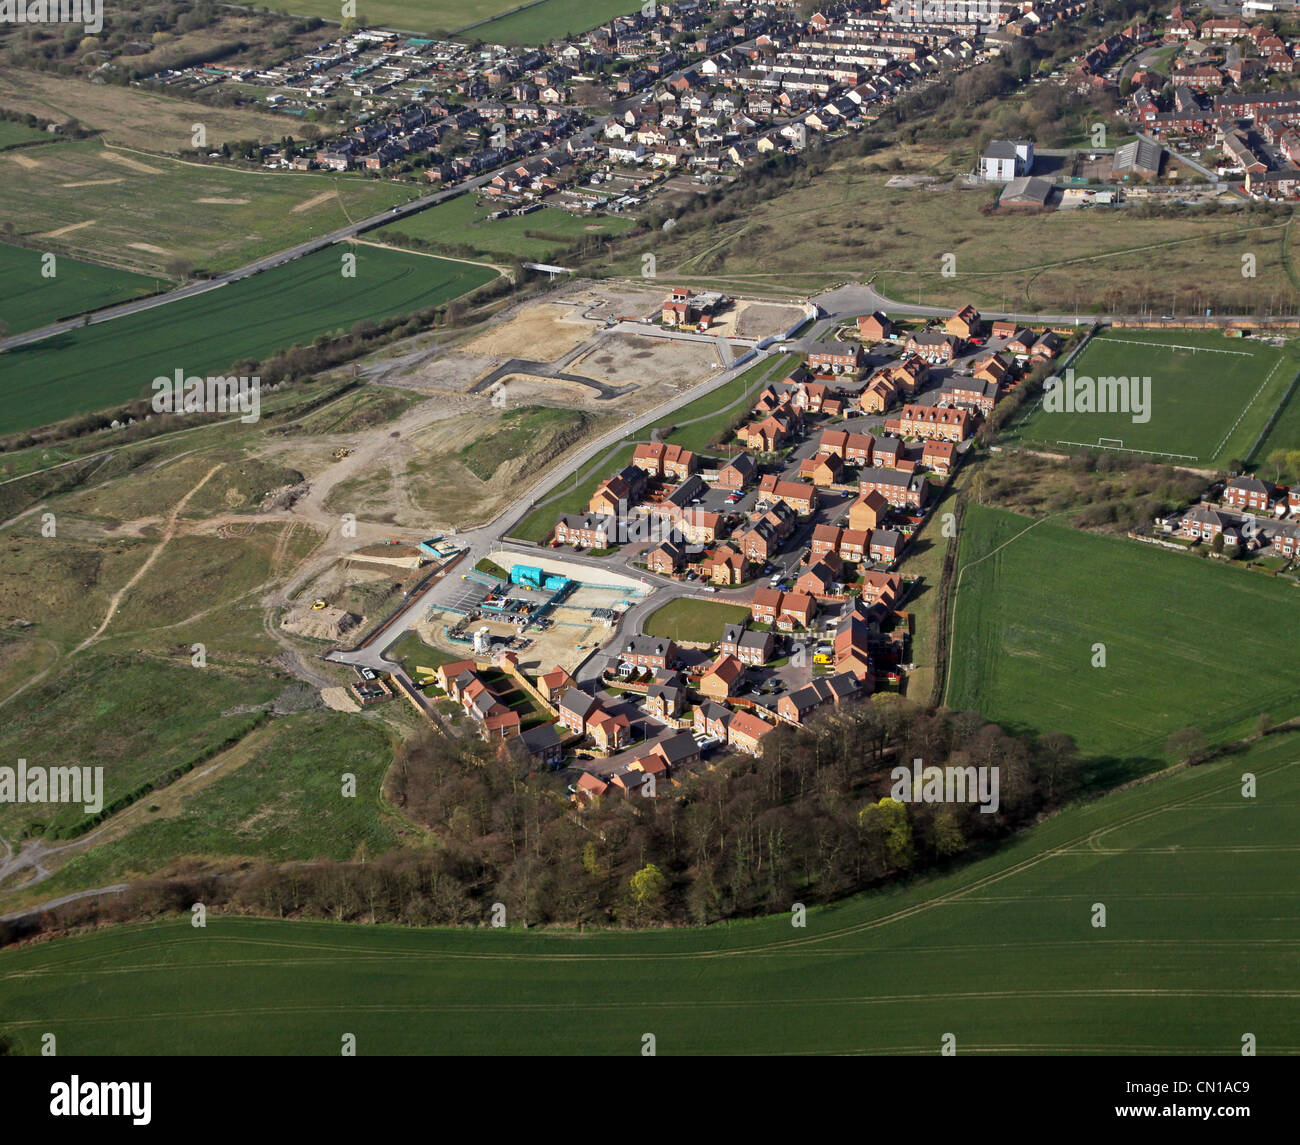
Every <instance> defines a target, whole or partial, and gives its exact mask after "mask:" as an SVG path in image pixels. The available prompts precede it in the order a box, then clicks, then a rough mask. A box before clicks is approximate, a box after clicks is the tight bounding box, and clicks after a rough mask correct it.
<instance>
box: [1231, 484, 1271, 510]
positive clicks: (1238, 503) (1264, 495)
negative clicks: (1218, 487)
mask: <svg viewBox="0 0 1300 1145" xmlns="http://www.w3.org/2000/svg"><path fill="white" fill-rule="evenodd" d="M1271 492H1272V490H1271V488H1270V487H1269V486H1268V485H1266V484H1265V483H1264V482H1263V481H1261V480H1260V479H1259V478H1258V477H1234V478H1232V479H1231V480H1230V481H1229V482H1228V483H1227V484H1226V485H1224V487H1223V503H1224V504H1225V505H1231V506H1232V507H1233V508H1234V509H1254V510H1256V511H1257V512H1261V513H1262V512H1267V511H1268V506H1269V502H1270V501H1271V500H1272V498H1271V496H1270V494H1271Z"/></svg>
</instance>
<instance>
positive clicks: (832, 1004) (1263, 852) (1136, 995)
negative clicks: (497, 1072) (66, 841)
mask: <svg viewBox="0 0 1300 1145" xmlns="http://www.w3.org/2000/svg"><path fill="white" fill-rule="evenodd" d="M1297 746H1300V745H1298V744H1297V737H1296V736H1295V735H1290V736H1283V735H1278V736H1276V737H1271V738H1270V739H1268V740H1266V741H1264V742H1263V743H1262V744H1260V745H1258V746H1256V747H1255V748H1254V749H1253V750H1251V751H1250V752H1248V753H1245V754H1242V755H1238V756H1234V757H1231V758H1229V759H1226V760H1222V761H1218V762H1215V763H1212V764H1208V765H1205V766H1202V767H1197V768H1192V769H1187V768H1183V769H1179V770H1177V771H1173V772H1170V773H1168V774H1166V775H1164V776H1161V777H1160V778H1158V779H1157V780H1155V781H1153V782H1150V783H1146V784H1141V785H1138V786H1136V787H1133V788H1131V789H1129V790H1126V791H1122V792H1118V793H1115V794H1113V795H1111V796H1108V797H1107V798H1105V799H1101V800H1097V801H1095V802H1092V803H1089V804H1087V805H1084V806H1080V807H1076V808H1072V809H1069V810H1067V811H1066V812H1064V813H1062V814H1060V815H1057V816H1055V817H1054V818H1052V819H1050V820H1048V821H1046V822H1044V823H1041V824H1039V825H1037V826H1036V827H1034V828H1032V829H1030V830H1028V831H1026V832H1025V833H1024V834H1023V835H1021V836H1019V837H1018V838H1016V839H1015V840H1013V841H1012V842H1010V843H1009V844H1008V845H1006V846H1005V847H1003V848H1002V849H1001V850H1000V851H998V852H997V853H995V854H993V855H992V856H990V857H988V858H985V859H983V860H981V861H978V862H974V863H971V864H969V865H968V866H966V867H963V868H961V869H959V870H957V871H956V872H955V873H952V874H948V875H943V876H937V877H933V878H929V879H919V880H915V881H913V882H911V883H907V884H900V885H897V886H894V887H892V888H889V889H887V890H884V891H880V892H875V893H870V894H863V895H858V896H855V897H853V898H850V899H846V900H844V901H843V902H841V903H839V904H838V905H836V906H834V907H830V908H825V909H813V910H811V911H810V912H809V914H808V918H807V926H806V928H804V929H794V928H792V927H791V925H790V919H789V917H788V916H785V915H778V916H774V917H771V918H767V919H762V920H758V921H755V922H751V923H740V924H732V925H719V926H714V927H710V928H708V929H670V930H663V931H647V932H639V933H636V932H633V933H629V932H619V931H599V932H594V931H588V932H587V933H585V934H583V935H578V934H575V933H572V932H546V931H536V930H532V931H523V930H520V929H517V928H514V929H502V930H492V929H491V928H487V927H461V928H457V929H439V930H416V929H402V928H397V927H389V926H350V925H347V924H339V923H326V922H281V921H274V920H255V919H241V918H233V917H224V916H222V915H220V914H217V913H210V914H209V917H208V924H207V928H206V929H205V930H202V931H196V930H194V928H193V927H192V926H191V925H190V923H189V920H188V917H183V918H180V919H169V920H164V921H159V922H155V923H151V924H147V925H142V926H130V927H118V928H110V929H105V930H100V931H93V932H91V933H88V934H83V935H78V936H76V937H72V938H64V939H58V940H56V941H54V942H48V943H40V944H35V945H30V946H26V947H22V948H14V949H9V950H4V951H0V1029H2V1030H4V1031H5V1032H6V1033H7V1034H9V1035H10V1036H11V1037H12V1038H14V1040H15V1041H16V1043H17V1045H18V1047H19V1048H20V1049H21V1050H22V1051H23V1052H25V1053H28V1054H35V1053H37V1052H38V1051H39V1046H40V1039H41V1036H42V1034H44V1033H46V1032H51V1031H52V1032H54V1033H55V1034H56V1036H57V1037H58V1041H59V1047H60V1049H61V1050H62V1051H63V1052H65V1053H76V1054H199V1053H202V1054H217V1055H231V1056H237V1055H245V1054H248V1053H252V1052H256V1053H261V1054H274V1055H290V1054H292V1055H297V1054H319V1055H322V1056H337V1055H338V1053H339V1039H340V1037H341V1036H342V1035H343V1034H344V1033H352V1034H355V1035H356V1038H357V1045H358V1050H359V1052H361V1053H364V1054H371V1055H374V1054H385V1053H389V1054H422V1055H423V1054H431V1053H436V1054H449V1055H454V1054H492V1053H497V1054H500V1053H510V1054H519V1055H529V1056H539V1057H542V1056H545V1055H548V1054H553V1053H554V1052H555V1048H556V1046H563V1047H564V1049H565V1052H566V1053H572V1054H591V1055H596V1054H602V1055H614V1054H618V1055H627V1056H629V1057H635V1056H637V1055H639V1054H640V1052H641V1046H642V1036H643V1035H644V1034H646V1033H653V1034H654V1036H655V1039H656V1048H657V1052H658V1053H659V1054H661V1055H678V1056H680V1055H686V1054H692V1055H703V1054H728V1053H744V1054H797V1053H818V1054H862V1053H872V1054H911V1055H926V1056H933V1055H936V1054H938V1052H939V1047H940V1039H941V1038H942V1036H943V1035H944V1034H945V1033H953V1034H954V1035H955V1036H956V1039H957V1048H958V1053H959V1054H985V1055H987V1054H1004V1055H1010V1054H1049V1055H1050V1054H1090V1053H1108V1054H1123V1055H1145V1054H1170V1055H1204V1054H1220V1055H1236V1054H1239V1053H1240V1048H1241V1040H1240V1039H1241V1035H1242V1033H1243V1032H1244V1031H1250V1032H1251V1033H1253V1034H1254V1035H1255V1036H1256V1038H1257V1039H1258V1052H1259V1053H1260V1054H1264V1055H1274V1054H1285V1053H1294V1052H1295V1050H1296V1047H1297V1046H1300V1007H1298V1006H1297V1004H1296V1001H1295V998H1294V987H1295V957H1294V949H1295V944H1296V943H1297V942H1298V941H1300V909H1298V908H1300V888H1297V886H1296V882H1295V879H1294V877H1293V869H1294V854H1295V851H1294V848H1295V830H1294V814H1293V812H1294V807H1295V805H1296V803H1297V801H1300V767H1297V766H1296V763H1295V760H1296V755H1297V750H1296V749H1297ZM1245 771H1249V772H1251V773H1253V774H1255V775H1256V776H1257V778H1258V783H1259V795H1258V797H1256V798H1254V799H1243V798H1242V797H1241V775H1242V773H1243V772H1245ZM1099 901H1100V902H1103V903H1104V904H1105V905H1106V907H1107V913H1108V917H1107V925H1106V927H1105V928H1104V929H1100V928H1094V927H1093V926H1092V925H1091V923H1090V919H1091V916H1092V904H1093V903H1096V902H1099ZM510 905H511V904H507V907H508V908H509V907H510ZM611 966H617V967H618V968H619V973H618V974H617V981H618V983H619V986H618V989H617V991H615V992H614V993H610V992H609V991H596V992H594V993H593V990H592V982H593V981H603V980H604V978H602V975H604V976H606V977H608V975H609V972H610V968H611ZM1244 966H1245V967H1248V973H1245V972H1243V967H1244Z"/></svg>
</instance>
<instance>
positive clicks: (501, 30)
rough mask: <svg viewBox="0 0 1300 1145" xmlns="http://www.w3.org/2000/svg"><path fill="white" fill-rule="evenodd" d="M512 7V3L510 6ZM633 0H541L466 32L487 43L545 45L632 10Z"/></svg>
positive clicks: (634, 5)
mask: <svg viewBox="0 0 1300 1145" xmlns="http://www.w3.org/2000/svg"><path fill="white" fill-rule="evenodd" d="M512 6H513V5H512ZM638 7H639V5H638V4H637V3H636V0H542V3H540V4H534V5H532V6H530V7H528V8H525V9H524V10H523V11H522V12H514V13H511V14H509V15H505V16H502V17H500V18H499V19H496V20H493V21H492V22H491V23H489V24H483V25H481V26H479V27H476V28H474V29H473V31H472V32H471V33H468V34H469V35H472V36H473V37H474V38H475V39H479V40H484V41H486V42H487V43H489V44H545V43H548V42H549V41H551V40H554V39H562V38H563V37H565V36H569V35H573V34H575V33H577V32H586V31H589V30H590V29H592V28H594V27H595V26H596V25H597V24H602V23H604V22H605V21H606V20H611V19H613V18H614V17H615V16H626V15H627V14H628V13H629V12H635V11H636V10H637V8H638Z"/></svg>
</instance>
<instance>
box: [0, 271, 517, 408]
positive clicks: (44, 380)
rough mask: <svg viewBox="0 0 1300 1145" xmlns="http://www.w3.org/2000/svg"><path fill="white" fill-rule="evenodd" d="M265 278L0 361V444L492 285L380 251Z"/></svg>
mask: <svg viewBox="0 0 1300 1145" xmlns="http://www.w3.org/2000/svg"><path fill="white" fill-rule="evenodd" d="M346 250H347V251H349V252H354V253H355V254H356V258H357V262H356V271H357V273H356V277H355V278H344V277H343V276H342V274H341V273H340V267H341V264H340V257H341V254H342V253H343V251H342V250H340V249H337V248H336V249H330V250H323V251H318V252H317V253H316V254H313V255H308V256H307V257H306V258H301V259H298V260H297V261H295V262H292V263H288V264H286V265H284V266H278V267H275V268H274V269H272V270H268V271H264V272H263V273H261V274H259V275H255V276H254V277H252V278H247V279H243V280H241V281H239V282H235V283H231V284H230V285H228V286H223V287H220V288H218V289H216V290H213V291H210V292H208V293H206V294H201V295H199V296H197V297H194V298H186V299H182V300H181V301H179V302H173V303H169V304H168V305H166V306H160V307H158V308H157V309H154V310H149V311H146V312H144V313H142V314H135V315H131V316H129V317H126V318H119V319H116V320H115V321H112V322H106V323H104V324H102V325H98V326H91V327H89V328H87V329H84V330H77V331H74V332H71V333H68V334H61V335H59V336H57V337H55V338H47V339H45V340H43V341H41V342H37V343H34V344H32V345H30V346H23V347H20V348H18V349H16V350H11V351H9V352H8V353H7V354H4V355H2V356H0V394H2V395H3V396H4V412H3V413H2V414H0V433H7V432H11V431H14V430H19V429H28V428H31V427H33V426H38V425H44V424H47V423H50V422H54V421H58V420H60V419H62V418H66V417H71V416H72V415H74V414H79V413H86V412H89V411H92V410H98V409H104V408H106V407H108V406H112V405H115V404H117V403H120V402H125V401H129V400H131V399H133V398H138V397H142V396H146V395H148V394H149V392H150V383H151V382H152V381H153V379H154V378H156V377H158V376H160V375H166V376H172V375H173V374H174V373H175V371H176V370H177V369H183V370H184V371H185V373H186V375H187V376H188V375H191V374H202V375H207V374H212V373H217V374H222V373H226V372H227V371H228V370H229V368H230V366H231V365H232V364H233V363H234V362H236V361H238V360H239V359H241V358H263V357H266V356H268V355H270V354H273V353H274V352H276V351H277V350H283V349H286V348H288V347H290V346H293V345H307V344H309V343H310V342H311V340H312V339H313V338H314V337H316V335H318V334H329V333H343V332H346V331H348V330H350V329H351V328H352V327H353V326H354V325H356V324H357V323H359V322H364V321H367V320H374V319H379V318H384V317H387V316H390V315H394V314H403V313H407V312H410V311H414V310H419V309H424V308H426V307H431V306H436V305H438V304H440V303H443V302H446V301H447V300H448V299H451V298H455V297H457V296H458V295H461V294H464V293H465V292H466V291H468V290H472V289H474V288H475V287H477V286H481V285H482V284H483V283H485V282H488V281H489V280H490V279H492V278H493V277H494V272H493V271H492V270H490V269H488V268H487V267H482V266H475V265H472V264H469V263H463V262H449V261H447V260H445V259H440V258H432V257H429V256H426V255H415V254H407V253H405V252H402V251H394V250H386V249H383V248H378V247H370V246H356V247H351V246H349V247H347V248H346Z"/></svg>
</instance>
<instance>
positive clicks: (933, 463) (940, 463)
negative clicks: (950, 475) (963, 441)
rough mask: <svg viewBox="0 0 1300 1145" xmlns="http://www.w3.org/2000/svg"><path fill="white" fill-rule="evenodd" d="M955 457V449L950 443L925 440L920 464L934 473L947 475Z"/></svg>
mask: <svg viewBox="0 0 1300 1145" xmlns="http://www.w3.org/2000/svg"><path fill="white" fill-rule="evenodd" d="M956 455H957V447H956V445H954V444H953V443H952V442H951V441H933V440H927V441H926V443H925V447H924V448H923V449H922V450H921V464H922V465H924V466H925V467H926V468H927V469H933V470H934V471H935V472H936V473H947V472H949V471H950V470H951V469H952V463H953V459H954V458H955V457H956Z"/></svg>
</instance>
